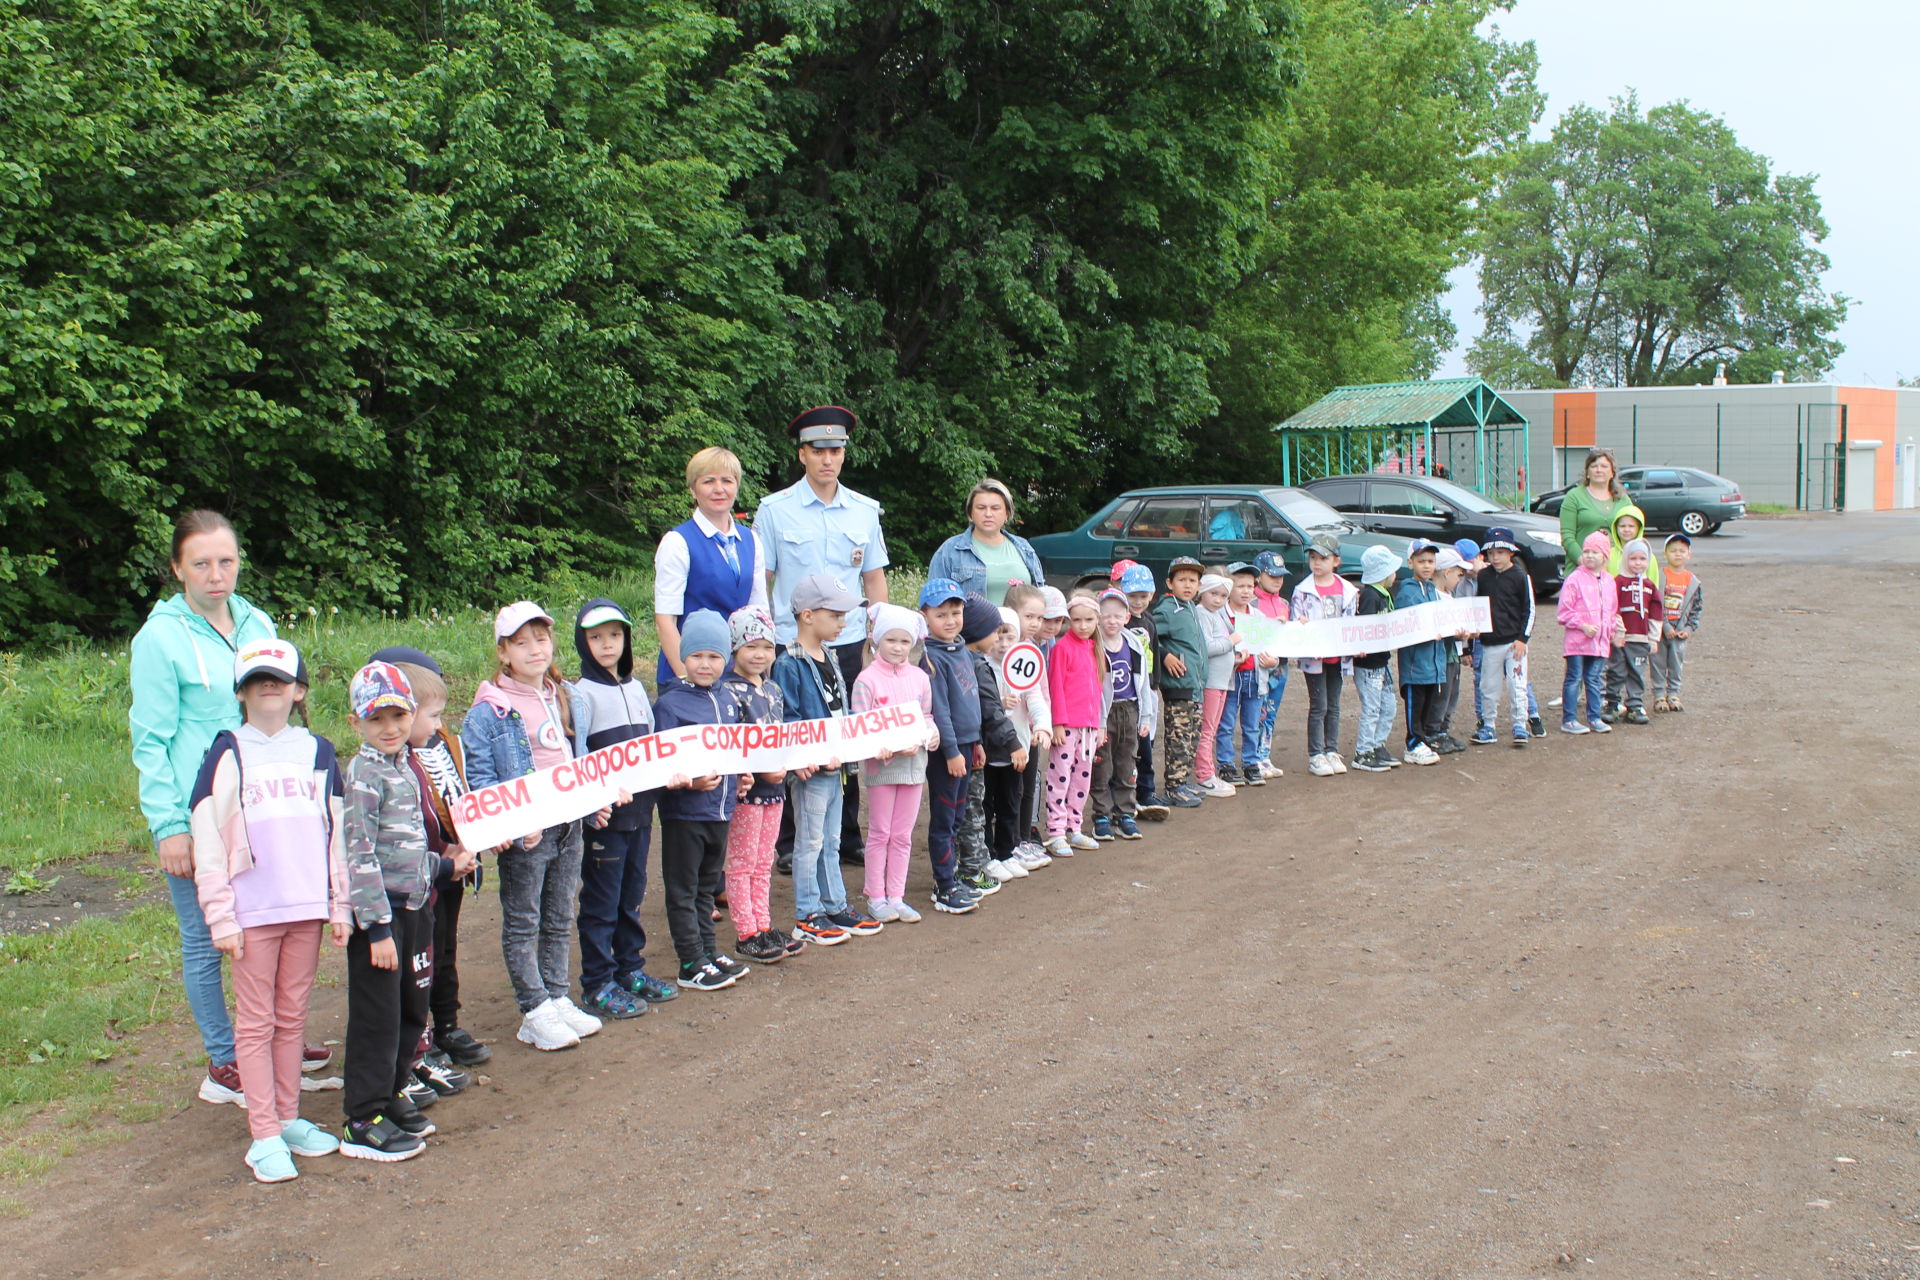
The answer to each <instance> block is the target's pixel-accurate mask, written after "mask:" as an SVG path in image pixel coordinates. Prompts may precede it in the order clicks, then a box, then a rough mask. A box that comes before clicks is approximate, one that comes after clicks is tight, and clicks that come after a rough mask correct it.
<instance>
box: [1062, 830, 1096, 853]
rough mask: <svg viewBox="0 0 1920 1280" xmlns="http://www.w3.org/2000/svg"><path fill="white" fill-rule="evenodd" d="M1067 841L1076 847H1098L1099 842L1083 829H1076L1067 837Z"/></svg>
mask: <svg viewBox="0 0 1920 1280" xmlns="http://www.w3.org/2000/svg"><path fill="white" fill-rule="evenodd" d="M1067 843H1068V844H1070V845H1072V846H1073V847H1074V848H1076V849H1098V848H1099V847H1100V842H1099V841H1098V840H1095V839H1094V838H1093V837H1092V836H1090V835H1088V834H1087V833H1086V832H1084V831H1076V832H1074V833H1073V834H1072V835H1070V836H1068V837H1067Z"/></svg>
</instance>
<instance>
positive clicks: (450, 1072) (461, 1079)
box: [413, 984, 647, 1098]
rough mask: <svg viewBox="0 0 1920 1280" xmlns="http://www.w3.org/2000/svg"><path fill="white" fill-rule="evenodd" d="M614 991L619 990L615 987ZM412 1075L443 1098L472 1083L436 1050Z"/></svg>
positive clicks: (466, 1075)
mask: <svg viewBox="0 0 1920 1280" xmlns="http://www.w3.org/2000/svg"><path fill="white" fill-rule="evenodd" d="M609 985H611V984H609ZM614 990H616V991H619V990H620V989H619V988H618V987H615V988H614ZM620 994H621V995H622V996H626V998H627V999H629V1000H631V999H633V997H632V996H629V995H627V993H626V992H624V991H621V992H620ZM640 1007H641V1009H643V1010H644V1009H645V1008H646V1007H647V1006H645V1005H644V1004H643V1005H641V1006H640ZM413 1074H414V1078H415V1079H417V1080H419V1081H420V1083H422V1084H424V1085H426V1086H427V1088H429V1089H431V1090H433V1091H434V1092H435V1093H436V1094H439V1095H440V1096H441V1097H443V1098H449V1097H452V1096H453V1095H454V1094H456V1093H459V1092H460V1091H461V1090H463V1089H465V1088H466V1087H467V1086H468V1085H470V1084H472V1083H473V1077H472V1076H470V1075H468V1074H467V1073H466V1072H464V1071H462V1070H460V1068H458V1067H456V1066H454V1065H453V1059H451V1058H449V1057H448V1056H447V1055H446V1054H444V1053H442V1052H440V1051H439V1050H438V1049H434V1050H431V1051H429V1052H428V1053H427V1055H426V1056H425V1057H424V1058H422V1059H420V1065H419V1066H417V1067H415V1068H414V1069H413Z"/></svg>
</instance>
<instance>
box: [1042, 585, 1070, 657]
mask: <svg viewBox="0 0 1920 1280" xmlns="http://www.w3.org/2000/svg"><path fill="white" fill-rule="evenodd" d="M1040 596H1041V599H1042V600H1044V601H1045V607H1044V608H1042V609H1041V611H1040V640H1039V642H1038V643H1039V645H1040V650H1041V652H1043V653H1045V652H1047V651H1049V650H1050V649H1051V648H1052V647H1053V642H1054V641H1055V640H1058V639H1059V638H1060V633H1061V631H1063V630H1064V629H1065V628H1066V625H1067V597H1066V595H1065V593H1063V592H1062V591H1061V590H1060V588H1058V587H1042V588H1040Z"/></svg>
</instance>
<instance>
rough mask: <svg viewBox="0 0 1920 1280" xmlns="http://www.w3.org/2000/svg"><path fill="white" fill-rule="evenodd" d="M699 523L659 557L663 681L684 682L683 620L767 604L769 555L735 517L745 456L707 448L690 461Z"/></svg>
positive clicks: (673, 534) (668, 541)
mask: <svg viewBox="0 0 1920 1280" xmlns="http://www.w3.org/2000/svg"><path fill="white" fill-rule="evenodd" d="M687 488H689V489H691V490H692V491H693V518H692V519H691V520H688V521H687V522H686V523H685V524H682V525H680V526H678V527H677V528H674V529H670V530H668V531H667V536H666V537H664V538H662V539H660V549H659V550H658V551H657V552H655V553H654V557H653V622H654V626H655V628H656V629H657V630H658V631H659V633H660V671H659V679H660V683H662V684H665V683H666V682H667V681H668V680H669V679H673V678H676V677H677V678H681V679H684V678H685V677H686V674H687V669H686V667H685V666H684V665H683V664H682V663H681V661H680V620H681V619H682V618H684V617H686V616H687V615H688V614H690V613H696V612H698V611H699V610H701V609H711V610H713V611H714V612H715V613H717V614H719V615H720V616H721V617H723V618H725V617H728V616H730V615H731V614H732V613H733V611H734V610H735V609H741V608H745V607H746V606H747V605H750V604H751V605H757V606H758V607H760V608H762V609H765V608H766V607H767V552H766V548H765V547H763V546H761V544H760V535H759V534H757V533H755V532H754V531H753V530H751V529H749V528H747V527H746V526H745V525H743V524H740V523H738V522H737V521H735V520H734V518H733V500H734V498H736V497H737V496H738V495H739V493H740V459H738V458H736V457H734V456H733V454H732V453H730V452H729V451H727V450H725V449H702V450H701V451H700V452H698V453H696V454H694V455H693V457H692V459H691V460H689V461H688V463H687Z"/></svg>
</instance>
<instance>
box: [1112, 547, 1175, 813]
mask: <svg viewBox="0 0 1920 1280" xmlns="http://www.w3.org/2000/svg"><path fill="white" fill-rule="evenodd" d="M1120 590H1122V591H1124V592H1125V593H1126V596H1127V610H1128V612H1129V613H1130V614H1131V615H1132V616H1131V617H1130V618H1129V619H1128V621H1127V630H1128V631H1131V632H1132V633H1133V634H1135V635H1137V636H1139V637H1140V639H1141V640H1142V641H1143V642H1144V643H1145V645H1146V655H1147V689H1148V690H1149V691H1150V692H1151V693H1152V695H1153V702H1154V711H1155V715H1154V725H1153V731H1152V732H1151V733H1149V734H1148V735H1147V736H1146V737H1144V738H1142V739H1140V744H1139V754H1138V756H1137V758H1136V764H1135V773H1136V775H1137V776H1138V777H1139V779H1140V781H1139V783H1138V785H1136V786H1135V788H1134V802H1135V804H1134V816H1135V817H1137V818H1145V819H1147V820H1148V821H1149V822H1165V821H1166V820H1167V812H1168V809H1167V801H1166V797H1164V796H1162V795H1161V794H1160V790H1159V788H1158V787H1156V786H1154V773H1153V744H1154V741H1155V740H1156V739H1157V738H1158V737H1159V729H1160V725H1159V706H1160V663H1159V661H1158V657H1159V652H1160V634H1159V631H1158V629H1157V628H1156V627H1155V626H1154V622H1153V614H1152V613H1151V612H1150V610H1151V609H1152V608H1153V570H1151V569H1149V568H1147V566H1145V565H1143V564H1136V565H1134V566H1133V567H1132V568H1130V569H1128V570H1127V571H1126V572H1125V573H1123V574H1121V575H1120Z"/></svg>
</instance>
